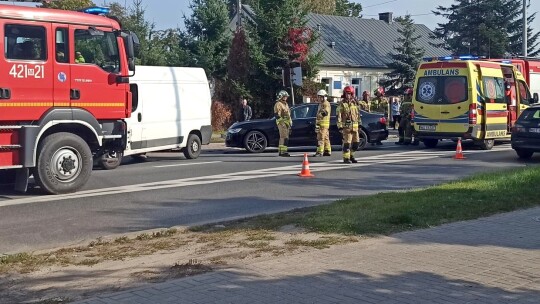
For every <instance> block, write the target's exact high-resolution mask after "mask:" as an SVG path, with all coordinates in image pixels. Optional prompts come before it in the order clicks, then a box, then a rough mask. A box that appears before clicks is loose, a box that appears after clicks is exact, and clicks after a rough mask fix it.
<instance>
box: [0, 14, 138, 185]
mask: <svg viewBox="0 0 540 304" xmlns="http://www.w3.org/2000/svg"><path fill="white" fill-rule="evenodd" d="M105 13H107V9H102V8H89V9H87V10H85V11H84V12H71V11H63V10H54V9H43V8H29V7H21V6H12V5H0V35H1V36H2V40H1V41H2V43H0V48H2V53H3V54H4V56H3V58H0V71H2V72H3V73H4V74H3V76H2V77H1V78H0V79H1V80H0V170H2V171H3V172H2V173H4V174H6V173H7V175H8V176H11V177H14V180H15V189H16V190H18V191H26V188H27V185H28V179H29V176H30V175H33V176H34V180H35V182H36V184H37V185H38V186H39V187H40V188H41V189H42V190H43V191H45V192H46V193H51V194H59V193H69V192H74V191H76V190H77V189H79V188H81V187H82V186H84V184H85V183H86V182H87V181H88V179H89V177H90V174H91V172H92V165H93V159H94V158H95V157H100V156H101V155H103V154H105V153H114V152H115V151H122V150H123V149H124V148H125V145H126V139H127V134H126V133H127V131H126V127H125V122H124V120H123V119H124V118H127V117H129V116H130V114H131V109H132V94H131V92H130V83H129V77H130V76H132V75H130V74H133V73H134V71H135V62H134V58H135V54H136V52H137V49H138V45H139V44H138V38H137V36H136V35H135V34H134V33H131V32H128V31H123V30H122V29H121V28H120V25H119V23H118V22H117V21H116V20H115V19H114V18H109V17H106V16H104V14H105Z"/></svg>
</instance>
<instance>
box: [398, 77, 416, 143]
mask: <svg viewBox="0 0 540 304" xmlns="http://www.w3.org/2000/svg"><path fill="white" fill-rule="evenodd" d="M399 110H400V112H401V121H400V122H399V128H400V129H401V132H400V133H399V140H398V142H397V144H403V145H410V144H411V142H412V136H413V131H414V130H413V126H412V111H413V104H412V89H411V88H407V89H406V90H405V98H404V99H403V102H402V103H401V106H400V109H399Z"/></svg>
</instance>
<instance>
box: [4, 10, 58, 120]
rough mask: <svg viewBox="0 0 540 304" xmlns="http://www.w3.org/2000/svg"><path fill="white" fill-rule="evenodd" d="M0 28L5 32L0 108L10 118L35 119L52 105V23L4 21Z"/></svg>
mask: <svg viewBox="0 0 540 304" xmlns="http://www.w3.org/2000/svg"><path fill="white" fill-rule="evenodd" d="M29 24H31V25H29ZM0 31H4V33H3V34H4V41H3V42H4V43H3V47H4V58H3V59H0V70H1V71H4V75H3V76H2V79H3V81H2V83H3V84H2V85H1V86H0V106H1V107H0V111H2V115H3V116H4V117H9V118H10V120H37V119H39V118H40V117H41V115H43V113H45V112H46V111H47V110H48V109H49V108H50V107H52V106H53V95H52V94H53V93H52V92H53V90H52V88H53V85H52V83H53V81H52V79H53V77H52V73H53V69H52V67H53V65H52V62H53V59H54V58H53V56H52V55H51V54H52V50H53V47H52V45H51V43H50V41H52V40H51V39H48V37H50V36H51V25H50V24H49V23H43V22H32V23H25V22H24V21H15V20H13V21H11V20H6V21H3V22H0Z"/></svg>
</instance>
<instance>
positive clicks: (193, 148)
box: [184, 134, 201, 159]
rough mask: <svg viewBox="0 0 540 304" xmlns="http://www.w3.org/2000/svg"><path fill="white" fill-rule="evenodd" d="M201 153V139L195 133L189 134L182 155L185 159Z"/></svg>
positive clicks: (195, 156)
mask: <svg viewBox="0 0 540 304" xmlns="http://www.w3.org/2000/svg"><path fill="white" fill-rule="evenodd" d="M200 154H201V139H200V138H199V136H197V135H195V134H189V136H188V140H187V146H186V147H185V148H184V156H185V157H186V158H187V159H195V158H197V157H199V155H200Z"/></svg>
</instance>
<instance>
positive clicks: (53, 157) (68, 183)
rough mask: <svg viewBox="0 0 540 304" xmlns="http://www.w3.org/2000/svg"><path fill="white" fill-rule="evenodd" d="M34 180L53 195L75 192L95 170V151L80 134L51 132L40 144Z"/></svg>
mask: <svg viewBox="0 0 540 304" xmlns="http://www.w3.org/2000/svg"><path fill="white" fill-rule="evenodd" d="M37 153H38V156H37V164H36V168H35V170H34V179H35V181H36V183H37V185H38V186H39V187H40V188H41V189H42V190H43V191H45V192H47V193H50V194H62V193H71V192H75V191H77V190H78V189H80V188H82V187H83V186H84V185H85V184H86V182H87V181H88V179H89V178H90V174H91V173H92V163H93V158H92V151H90V147H88V144H86V142H85V141H84V140H83V139H82V138H81V137H79V136H77V135H75V134H71V133H65V132H60V133H55V134H51V135H49V136H47V137H45V139H43V141H42V142H40V144H39V146H38V151H37Z"/></svg>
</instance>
